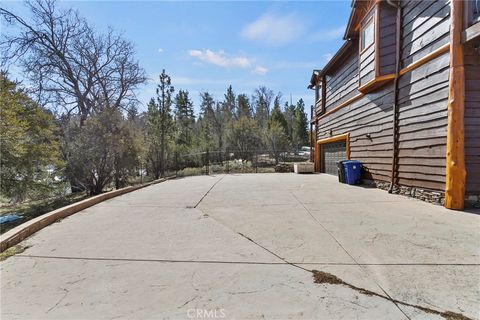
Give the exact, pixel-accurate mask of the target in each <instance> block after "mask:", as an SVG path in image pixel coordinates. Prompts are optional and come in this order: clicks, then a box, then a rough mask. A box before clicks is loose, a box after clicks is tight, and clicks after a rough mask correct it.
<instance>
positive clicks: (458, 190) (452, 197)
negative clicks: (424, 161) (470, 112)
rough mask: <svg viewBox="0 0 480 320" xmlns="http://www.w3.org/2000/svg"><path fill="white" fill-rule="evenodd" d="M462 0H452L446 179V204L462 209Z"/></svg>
mask: <svg viewBox="0 0 480 320" xmlns="http://www.w3.org/2000/svg"><path fill="white" fill-rule="evenodd" d="M463 5H464V2H463V1H462V0H452V1H451V14H450V78H449V93H448V130H447V159H446V181H445V207H446V208H448V209H455V210H462V209H463V208H464V200H465V179H466V171H465V141H464V112H465V110H464V109H465V70H464V56H463V45H462V29H463Z"/></svg>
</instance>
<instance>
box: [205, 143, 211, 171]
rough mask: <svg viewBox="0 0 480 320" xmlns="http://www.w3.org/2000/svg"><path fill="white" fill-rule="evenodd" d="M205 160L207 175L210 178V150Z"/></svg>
mask: <svg viewBox="0 0 480 320" xmlns="http://www.w3.org/2000/svg"><path fill="white" fill-rule="evenodd" d="M205 158H206V161H205V162H206V164H205V174H206V175H207V176H208V175H209V174H210V154H209V152H208V148H207V153H206V154H205Z"/></svg>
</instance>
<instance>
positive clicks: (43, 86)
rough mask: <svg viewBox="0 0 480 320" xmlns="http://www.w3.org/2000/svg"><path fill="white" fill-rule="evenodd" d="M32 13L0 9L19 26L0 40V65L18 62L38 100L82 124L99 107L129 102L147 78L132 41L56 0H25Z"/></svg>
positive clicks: (124, 105) (8, 21)
mask: <svg viewBox="0 0 480 320" xmlns="http://www.w3.org/2000/svg"><path fill="white" fill-rule="evenodd" d="M26 6H27V8H28V9H29V11H30V13H31V19H29V20H26V19H24V18H22V17H20V16H18V15H17V14H15V13H13V12H10V11H8V10H6V9H4V8H0V15H1V16H2V18H3V19H4V20H5V21H6V22H7V23H9V24H12V25H15V26H17V27H18V28H19V30H20V32H18V33H15V34H8V33H5V34H4V35H3V36H2V38H1V40H0V48H1V51H2V57H3V58H2V65H3V66H5V65H7V66H8V65H9V64H10V63H16V62H18V63H19V64H20V65H21V66H22V67H23V69H24V71H25V73H26V74H27V75H28V78H29V79H30V80H31V83H32V84H33V85H34V90H35V93H36V94H37V95H38V99H39V102H41V103H43V104H45V105H50V106H51V107H57V106H62V107H63V108H65V109H64V112H65V113H67V114H68V115H70V114H72V113H74V114H78V115H80V119H81V120H80V122H81V124H83V123H84V122H85V120H86V118H87V116H89V115H90V114H92V113H94V112H97V111H99V110H101V109H102V108H125V109H126V108H128V107H129V105H130V104H131V103H132V102H134V101H136V98H135V94H134V89H136V88H137V87H138V86H139V85H140V84H142V83H144V82H145V80H146V77H145V73H144V71H143V69H142V68H140V66H139V64H138V62H137V61H136V60H134V54H135V51H134V48H133V45H132V43H130V42H129V41H127V40H125V39H124V38H123V37H122V35H120V34H116V33H115V32H114V31H113V30H112V29H109V30H108V32H106V33H105V34H97V33H96V32H94V30H93V29H92V28H91V27H90V26H89V25H88V24H87V22H86V21H85V19H83V18H82V17H80V16H79V14H78V12H76V11H74V10H71V9H69V10H61V9H58V8H57V7H56V2H55V1H54V0H35V1H27V2H26Z"/></svg>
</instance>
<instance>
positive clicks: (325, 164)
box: [322, 141, 346, 175]
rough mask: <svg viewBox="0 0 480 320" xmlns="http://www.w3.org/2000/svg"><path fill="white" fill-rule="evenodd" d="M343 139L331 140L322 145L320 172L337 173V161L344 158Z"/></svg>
mask: <svg viewBox="0 0 480 320" xmlns="http://www.w3.org/2000/svg"><path fill="white" fill-rule="evenodd" d="M345 157H346V145H345V141H341V142H332V143H326V144H323V145H322V172H325V173H328V174H333V175H337V174H338V171H337V162H338V161H341V160H345Z"/></svg>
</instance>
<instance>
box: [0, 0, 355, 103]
mask: <svg viewBox="0 0 480 320" xmlns="http://www.w3.org/2000/svg"><path fill="white" fill-rule="evenodd" d="M3 5H4V7H6V8H7V9H11V10H14V11H15V12H17V13H23V12H24V10H23V9H22V8H23V6H22V3H21V2H7V3H5V2H4V4H3ZM61 5H62V6H71V7H74V8H76V9H78V10H79V12H80V13H81V14H82V15H83V16H84V17H86V18H87V20H88V21H89V23H91V24H92V25H93V26H95V28H97V29H99V30H103V29H105V28H106V27H107V26H112V27H114V28H115V29H116V30H119V31H123V32H124V35H125V37H126V38H127V39H129V40H130V41H132V42H133V43H134V44H135V47H136V50H137V58H138V60H139V61H140V64H141V65H142V67H143V68H144V69H145V70H146V72H147V74H148V77H149V78H150V79H151V80H150V81H149V83H148V84H146V85H145V86H143V87H142V88H140V90H139V92H138V96H139V99H140V101H141V102H142V103H143V104H144V105H145V104H146V103H147V102H148V100H149V98H150V97H151V96H153V94H154V90H155V82H156V80H157V79H158V75H159V74H160V72H161V70H162V69H163V68H165V69H166V71H167V73H168V74H170V75H171V76H172V81H173V85H174V86H175V89H176V90H178V89H180V88H182V89H187V90H189V91H190V93H191V96H192V99H193V101H194V102H195V104H196V106H195V107H196V109H197V110H198V101H199V92H200V91H202V90H208V91H209V92H210V93H212V94H213V95H214V97H215V98H216V99H222V98H223V94H224V92H225V90H226V88H227V86H228V85H230V84H231V85H232V86H233V88H234V91H235V92H236V93H237V94H238V93H247V94H249V95H250V94H251V93H252V92H253V90H254V89H255V88H256V87H258V86H259V85H265V86H267V87H269V88H271V89H272V90H274V91H275V92H278V91H280V92H282V94H283V96H284V99H285V100H289V99H290V95H291V96H292V99H293V100H294V101H296V100H298V99H299V98H303V99H304V100H305V102H306V105H307V106H309V105H310V104H312V103H313V92H312V91H311V90H308V89H307V88H306V87H307V84H308V81H309V78H310V75H311V72H312V69H317V68H321V67H322V66H323V65H324V64H325V63H326V62H327V61H328V59H329V58H330V57H331V56H332V54H334V53H335V52H336V51H337V49H338V48H339V47H340V46H341V44H342V36H343V32H344V29H345V25H346V23H347V20H348V15H349V13H350V1H317V2H283V1H275V2H266V1H262V2H253V1H228V2H227V1H225V2H222V1H213V2H206V1H195V2H190V1H181V2H174V1H169V2H161V1H69V2H62V4H61Z"/></svg>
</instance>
